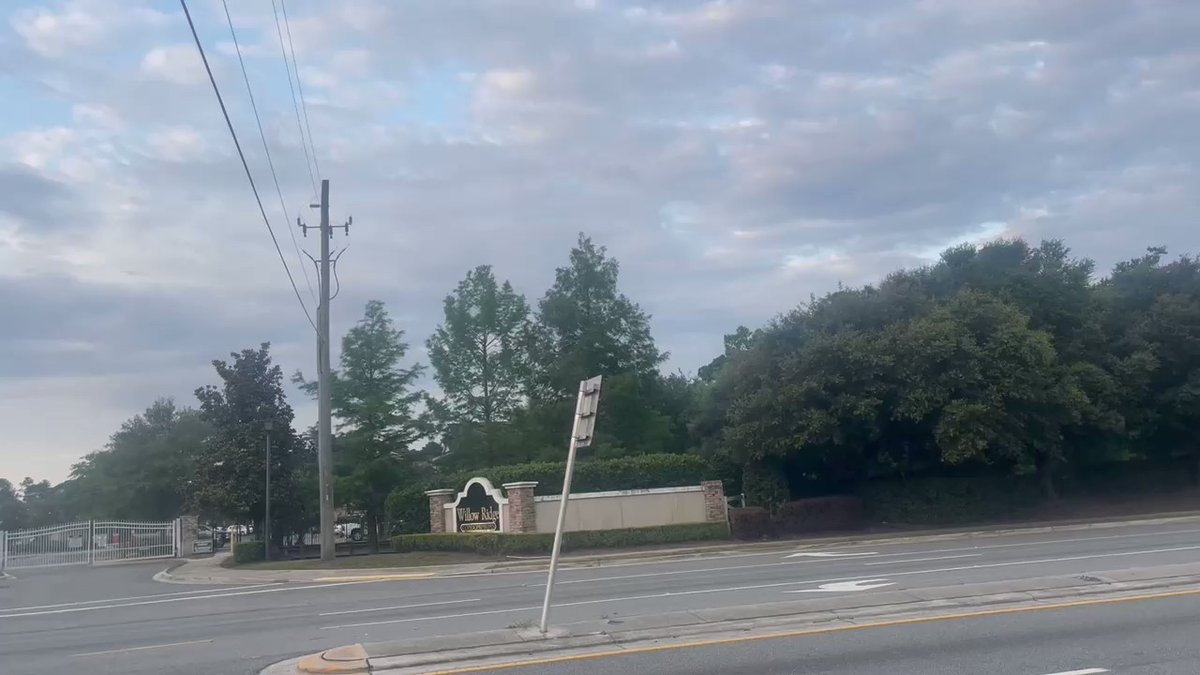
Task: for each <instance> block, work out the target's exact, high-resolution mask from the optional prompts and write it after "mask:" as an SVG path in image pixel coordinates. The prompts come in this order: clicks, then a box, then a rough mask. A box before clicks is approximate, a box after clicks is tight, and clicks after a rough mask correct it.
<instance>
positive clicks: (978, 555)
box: [863, 553, 983, 567]
mask: <svg viewBox="0 0 1200 675" xmlns="http://www.w3.org/2000/svg"><path fill="white" fill-rule="evenodd" d="M982 557H983V554H982V553H964V554H962V555H940V556H937V557H936V558H914V559H913V560H883V561H881V562H869V563H863V566H864V567H870V566H871V565H899V564H901V563H917V562H932V561H934V560H957V559H959V558H982Z"/></svg>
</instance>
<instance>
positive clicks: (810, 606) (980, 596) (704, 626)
mask: <svg viewBox="0 0 1200 675" xmlns="http://www.w3.org/2000/svg"><path fill="white" fill-rule="evenodd" d="M1192 595H1200V566H1198V565H1197V564H1195V563H1185V564H1179V565H1167V566H1162V567H1159V568H1146V569H1131V570H1122V571H1115V572H1108V573H1106V574H1105V576H1104V577H1094V576H1088V575H1057V576H1052V577H1040V578H1034V579H1024V580H1014V581H994V582H983V583H980V584H973V585H970V586H968V587H965V588H964V587H963V586H962V585H955V586H944V587H933V588H921V589H912V590H910V591H887V592H881V593H878V594H875V595H873V596H863V597H856V598H853V599H849V600H850V602H852V603H857V604H848V605H846V604H845V602H846V600H848V598H846V597H844V596H843V597H841V598H829V599H820V600H816V599H814V600H805V601H789V602H779V603H769V604H765V605H746V606H740V607H726V608H721V609H713V610H695V611H678V612H671V613H666V614H661V615H649V616H642V617H630V618H629V619H628V620H627V624H626V625H625V626H624V627H622V628H621V629H619V630H613V627H612V626H611V625H606V624H604V623H603V622H597V621H588V622H582V623H578V624H569V625H567V626H563V627H562V628H561V629H560V630H558V631H555V632H554V633H553V634H551V635H548V636H546V635H541V634H540V633H537V632H536V631H535V630H513V629H510V630H496V631H485V632H479V633H474V634H472V635H469V636H453V637H441V638H427V639H422V640H406V641H399V642H391V643H374V644H367V645H362V644H355V645H350V646H347V647H339V648H335V649H332V650H326V651H324V652H320V653H318V654H312V655H309V656H306V657H302V658H300V659H293V660H291V661H289V662H281V663H278V664H275V665H273V666H270V667H268V668H267V669H265V670H263V671H262V673H264V675H265V674H270V675H281V674H283V673H291V674H295V673H304V674H308V673H314V674H320V673H371V672H376V673H381V672H392V673H402V672H403V673H409V672H413V673H415V672H428V671H429V670H430V669H434V670H439V671H452V672H469V671H472V670H475V669H479V670H483V669H491V668H497V669H498V668H501V667H505V666H507V667H514V666H517V665H519V663H513V659H518V660H530V659H532V660H536V661H540V662H544V663H549V662H553V661H555V660H567V659H571V658H573V656H574V657H579V656H581V655H585V654H588V653H591V654H592V655H593V656H595V655H596V653H597V650H603V652H602V653H612V652H614V651H616V652H626V651H628V650H631V649H632V650H637V649H639V648H640V649H647V648H649V647H646V646H645V645H655V646H657V647H658V648H661V647H662V645H664V644H668V643H669V642H670V641H675V643H676V644H683V645H687V644H690V643H695V641H697V640H700V641H714V642H720V641H721V640H722V639H726V640H727V641H736V640H737V639H748V638H753V637H754V636H755V635H759V636H761V637H768V636H771V635H779V634H787V633H796V634H803V633H821V632H831V631H836V630H852V629H856V628H867V627H871V626H872V625H889V624H893V623H913V622H920V621H937V620H947V619H954V618H969V617H972V616H986V615H993V614H1003V613H1015V612H1021V611H1032V610H1046V609H1062V608H1067V607H1073V606H1074V607H1078V606H1087V605H1102V604H1110V603H1116V602H1128V601H1135V600H1138V599H1153V598H1165V597H1178V596H1192ZM839 604H842V605H845V606H839ZM720 636H727V637H726V638H721V637H720ZM639 645H642V646H641V647H639ZM456 668H461V670H454V669H456Z"/></svg>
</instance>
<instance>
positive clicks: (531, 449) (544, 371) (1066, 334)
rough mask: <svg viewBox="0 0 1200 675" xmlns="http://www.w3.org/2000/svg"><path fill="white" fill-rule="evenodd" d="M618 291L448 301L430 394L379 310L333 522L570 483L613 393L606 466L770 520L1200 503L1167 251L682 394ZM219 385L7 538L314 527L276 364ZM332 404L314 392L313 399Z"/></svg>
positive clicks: (486, 287)
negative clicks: (575, 409) (1155, 494)
mask: <svg viewBox="0 0 1200 675" xmlns="http://www.w3.org/2000/svg"><path fill="white" fill-rule="evenodd" d="M619 273H620V267H619V265H618V263H617V261H616V260H614V259H612V258H611V257H610V256H608V254H607V252H606V251H605V249H604V248H603V247H600V246H597V245H595V244H594V243H593V242H592V241H591V240H590V239H589V238H587V237H584V236H582V235H581V237H580V239H579V242H578V244H577V245H576V247H575V248H574V249H573V250H572V251H571V253H570V256H569V259H568V262H567V264H566V265H564V266H563V267H561V268H559V269H558V270H557V272H556V275H555V279H554V283H553V284H552V286H551V287H550V288H549V289H548V290H547V291H546V292H545V294H544V295H543V296H542V297H541V298H540V299H539V300H538V301H537V302H536V303H530V302H528V301H527V300H526V299H525V297H524V296H522V295H521V294H520V293H518V292H517V291H516V290H515V289H514V288H513V287H512V285H511V284H509V283H508V282H507V281H500V280H498V279H497V278H496V276H495V274H494V272H493V270H492V269H491V268H490V267H488V266H480V267H477V268H474V269H472V270H470V271H469V272H468V273H467V274H466V276H465V277H464V279H463V280H462V281H461V282H460V283H459V284H458V285H457V286H456V287H455V288H454V289H452V291H451V292H450V294H449V295H447V297H446V298H445V300H444V303H443V310H444V319H443V321H442V322H441V324H440V325H439V326H438V327H437V329H436V330H435V331H434V333H433V334H432V335H431V336H430V337H429V338H428V339H427V340H426V342H425V345H426V347H427V349H428V354H429V361H430V363H429V364H428V371H429V374H430V375H432V380H433V381H434V382H435V383H436V385H437V391H436V392H433V391H422V390H421V389H419V388H418V385H419V382H420V377H421V374H422V373H423V372H424V371H425V370H426V368H427V367H426V365H425V364H418V363H414V362H412V361H411V359H409V356H408V354H409V348H410V345H409V343H408V342H407V340H406V337H405V334H404V331H402V330H400V329H398V328H397V327H396V326H395V325H394V323H393V321H392V319H391V318H390V317H389V315H388V313H387V311H386V308H385V307H384V305H383V303H381V302H378V301H372V302H370V303H368V304H367V306H366V310H365V312H364V315H363V317H362V319H361V320H360V321H359V322H358V323H357V324H355V326H354V327H352V328H351V329H350V330H349V331H348V333H347V334H346V335H345V337H344V338H343V341H342V351H341V360H340V363H339V368H338V369H337V372H336V374H335V377H334V385H333V392H332V393H333V404H334V412H335V415H336V418H337V437H336V439H335V444H334V448H335V474H336V481H337V482H336V489H335V494H336V496H337V501H338V504H339V505H341V506H345V507H347V508H349V509H351V510H352V511H354V512H355V513H358V514H360V517H362V518H364V521H365V522H366V523H367V524H368V526H369V527H368V531H369V532H370V536H371V540H372V542H373V543H375V542H376V541H377V535H378V533H380V532H381V530H382V529H383V523H384V521H385V520H386V519H387V513H386V509H385V504H386V503H387V497H388V495H389V493H392V492H394V491H397V490H405V489H408V490H417V489H420V488H423V487H425V486H428V485H429V484H431V482H434V481H435V480H436V479H435V476H437V475H443V476H444V475H455V474H458V473H461V472H463V471H470V470H472V469H477V468H482V467H489V466H497V465H504V464H514V463H520V462H530V461H540V460H555V459H559V458H560V457H561V455H562V453H563V448H564V446H565V441H566V436H567V435H568V433H569V427H570V417H571V410H572V406H573V404H574V395H575V388H576V387H577V384H578V382H579V380H581V379H585V378H586V377H589V376H591V375H594V374H603V375H604V377H605V386H604V392H603V395H602V398H603V403H602V406H601V416H602V422H601V423H600V424H599V426H598V428H597V438H596V443H595V446H594V448H593V449H592V450H589V455H590V456H592V457H622V456H630V455H639V454H647V453H663V452H666V453H695V454H699V455H702V456H703V457H705V458H706V459H708V460H710V461H712V462H713V463H714V465H715V466H718V467H721V469H720V471H721V473H722V474H723V477H725V478H727V479H728V480H730V481H731V482H732V483H734V485H732V486H731V487H735V488H737V487H740V488H742V489H743V490H744V491H745V492H746V493H747V494H748V496H749V499H750V501H751V502H752V503H757V504H763V505H773V504H777V503H779V502H782V501H785V500H787V499H788V498H789V497H795V496H805V495H813V494H830V493H837V492H844V491H848V490H853V489H855V488H856V486H859V485H861V484H863V483H864V482H867V481H874V480H881V479H884V480H886V479H905V480H906V479H909V478H914V477H920V476H941V475H961V474H987V475H990V476H994V477H995V476H1011V475H1022V474H1030V475H1036V476H1037V477H1038V479H1039V480H1040V485H1041V486H1042V490H1043V491H1044V492H1045V493H1046V494H1047V495H1050V496H1052V495H1054V494H1055V492H1056V490H1057V486H1058V485H1059V484H1060V482H1061V481H1062V480H1064V479H1065V478H1067V477H1069V476H1070V475H1071V474H1072V473H1073V472H1075V471H1077V470H1079V469H1080V468H1081V467H1087V466H1091V465H1096V464H1111V463H1119V462H1128V461H1134V460H1147V461H1162V462H1166V461H1186V462H1188V463H1189V465H1190V466H1191V467H1192V470H1193V471H1194V472H1195V473H1196V479H1197V480H1200V262H1198V261H1197V260H1196V259H1195V258H1192V257H1189V256H1182V257H1178V258H1175V259H1168V257H1167V252H1166V251H1165V250H1163V249H1158V248H1155V249H1150V250H1148V251H1147V253H1146V254H1145V255H1143V256H1140V257H1137V258H1134V259H1131V260H1128V261H1126V262H1122V263H1120V264H1118V265H1117V266H1116V267H1115V268H1114V269H1113V270H1112V272H1111V273H1110V274H1109V275H1107V276H1106V277H1103V278H1098V276H1097V275H1096V273H1095V270H1094V269H1093V264H1092V263H1091V262H1090V261H1088V260H1081V259H1077V258H1073V257H1071V255H1070V253H1069V251H1068V249H1067V248H1066V247H1065V246H1064V245H1063V244H1062V243H1061V242H1058V241H1047V242H1043V243H1042V244H1041V245H1040V246H1036V247H1035V246H1031V245H1029V244H1027V243H1026V242H1024V241H1022V240H1019V239H1018V240H1004V241H996V242H992V243H989V244H986V245H983V246H973V245H963V246H959V247H956V248H952V249H950V250H948V251H946V252H945V253H943V254H942V256H941V258H940V260H939V261H938V262H937V263H936V264H932V265H929V266H926V267H922V268H919V269H912V270H903V271H898V272H895V273H893V274H891V275H889V276H888V277H887V278H885V279H884V280H883V281H881V282H880V283H878V284H876V285H869V286H864V287H861V288H839V289H838V290H837V291H835V292H832V293H829V294H827V295H825V296H823V297H819V298H817V297H810V298H809V301H808V302H805V303H803V304H801V305H800V306H799V307H796V308H795V309H793V310H791V311H789V312H787V313H785V314H783V315H781V316H779V317H777V318H776V319H774V320H773V321H771V322H769V323H768V324H767V325H765V326H762V327H760V328H757V329H750V328H748V327H745V326H739V327H737V328H736V329H735V330H734V331H733V332H731V333H729V334H728V335H726V336H725V339H724V349H723V352H722V353H721V354H719V355H717V356H716V357H715V358H714V359H713V360H712V361H711V362H710V363H708V364H707V365H704V366H703V367H701V368H699V369H698V370H697V372H696V375H695V376H690V375H683V374H663V373H662V372H661V371H660V368H661V366H662V364H663V363H664V361H665V360H666V358H667V354H666V353H665V352H663V351H661V350H660V349H659V348H658V347H657V345H656V343H655V341H654V339H653V337H652V335H651V332H650V328H649V324H650V321H649V317H648V316H647V315H646V313H645V312H644V311H642V310H641V308H640V307H639V306H638V305H637V304H636V303H635V302H633V301H632V300H630V299H629V298H628V297H626V296H625V295H624V294H623V293H621V291H620V288H619ZM231 356H232V360H231V361H228V362H226V361H214V362H213V365H214V368H215V370H216V373H217V375H218V378H219V380H220V384H219V385H217V386H212V385H210V386H206V387H202V388H200V389H198V390H197V391H196V396H197V399H198V401H199V408H198V409H189V408H179V407H177V406H176V405H175V404H174V403H173V402H171V401H159V402H157V403H155V404H154V405H152V406H151V407H150V408H148V409H147V410H146V412H145V413H143V414H141V415H138V416H137V417H135V418H133V419H131V420H129V421H128V422H126V423H125V424H124V425H123V426H122V428H121V429H120V430H118V431H117V432H116V433H115V434H114V435H113V436H112V438H111V439H110V441H109V444H108V446H107V447H106V448H105V449H104V450H102V451H99V452H96V453H93V454H91V455H88V456H87V457H86V458H84V459H83V460H82V461H81V462H80V463H78V464H77V465H76V466H75V467H74V469H73V472H72V475H71V478H70V479H69V480H67V481H66V482H64V483H62V484H60V485H58V486H51V485H50V484H49V483H46V482H44V481H43V482H42V483H35V482H34V481H32V480H29V479H27V480H26V481H24V482H23V483H22V484H21V486H19V487H14V486H12V485H11V484H9V483H8V482H6V481H0V528H2V527H8V528H10V529H11V528H12V527H19V526H23V525H32V524H40V523H45V522H52V521H54V520H56V519H58V520H61V519H69V518H76V517H119V518H131V519H140V518H145V519H152V518H154V519H156V518H166V517H170V516H171V515H173V514H175V513H178V512H180V511H181V510H187V509H192V510H196V511H198V512H199V513H201V514H202V515H204V516H205V517H207V518H212V519H217V520H229V521H235V522H258V521H260V520H261V518H262V516H263V500H262V490H261V487H262V480H263V478H262V477H263V473H264V470H265V455H264V453H263V452H262V448H263V445H264V438H265V434H266V433H267V432H266V431H265V427H266V424H267V423H268V422H269V423H270V426H271V427H272V431H271V432H270V434H271V438H272V444H273V447H274V452H273V454H272V484H273V498H272V513H273V519H274V520H277V522H276V523H275V531H277V532H279V533H283V532H290V531H298V530H301V529H304V528H305V527H308V526H311V524H312V523H313V522H314V521H315V513H316V479H315V473H316V467H315V449H314V445H315V443H314V440H313V436H314V433H313V431H312V430H307V431H305V432H303V433H298V432H296V431H294V430H293V426H292V424H293V413H292V409H291V407H290V405H289V404H288V403H287V400H286V397H285V395H284V390H283V375H282V372H281V369H280V367H279V366H277V365H274V364H273V363H272V361H271V357H270V353H269V345H266V344H264V345H262V346H260V347H259V348H258V349H248V350H244V351H242V352H239V353H235V354H232V355H231ZM293 379H294V381H296V382H297V383H299V384H300V385H301V386H302V388H303V389H305V390H306V391H308V392H309V393H314V385H313V384H312V383H308V382H306V381H305V380H304V378H303V376H302V375H301V374H300V373H297V374H296V375H295V377H294V378H293Z"/></svg>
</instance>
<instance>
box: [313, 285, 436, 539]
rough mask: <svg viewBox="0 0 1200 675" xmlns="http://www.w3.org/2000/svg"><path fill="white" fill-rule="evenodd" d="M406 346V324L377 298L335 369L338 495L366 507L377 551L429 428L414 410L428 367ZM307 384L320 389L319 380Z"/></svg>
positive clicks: (347, 338)
mask: <svg viewBox="0 0 1200 675" xmlns="http://www.w3.org/2000/svg"><path fill="white" fill-rule="evenodd" d="M407 351H408V344H407V343H405V342H404V331H401V330H397V329H396V328H395V326H394V325H393V323H392V320H391V318H389V317H388V314H387V311H386V310H385V309H384V305H383V303H382V302H380V301H378V300H372V301H370V302H368V303H367V306H366V311H365V313H364V314H363V318H362V319H360V320H359V321H358V323H357V324H355V325H354V327H353V328H351V329H350V330H349V331H348V332H347V333H346V336H345V337H344V338H343V339H342V354H341V368H340V370H338V371H337V372H336V373H333V374H331V377H332V390H331V398H332V403H333V414H334V415H335V416H336V417H337V418H338V432H339V434H340V435H339V437H338V439H337V444H336V446H335V447H336V448H337V452H336V453H335V460H334V461H335V470H336V473H337V478H338V481H337V486H336V488H335V494H336V495H337V496H338V498H339V500H341V501H342V502H343V503H344V504H347V505H349V506H351V507H353V508H355V509H357V510H359V511H361V512H362V513H363V517H364V519H365V521H366V522H365V525H366V530H367V536H368V539H369V541H370V545H371V548H372V550H374V551H378V550H379V529H380V525H381V523H382V520H383V516H384V513H385V503H386V501H387V496H388V494H389V493H390V492H391V491H392V490H393V489H395V488H396V487H397V486H398V485H400V484H401V483H402V482H403V481H404V480H405V478H406V476H405V473H406V470H408V471H409V472H411V469H412V467H413V465H414V461H413V455H414V453H413V452H412V450H413V449H412V447H411V446H412V444H413V443H415V442H416V441H417V440H418V439H419V438H420V437H421V436H422V435H423V434H424V433H425V432H426V430H427V429H426V425H425V423H424V421H423V420H422V419H420V418H419V417H418V416H417V414H416V412H415V406H416V404H417V403H418V402H419V401H420V400H421V398H422V394H421V392H419V391H415V390H414V389H413V383H414V382H415V381H416V379H417V377H418V376H419V375H420V373H421V370H422V368H421V366H420V365H413V366H411V367H407V368H405V367H403V366H401V362H402V361H403V360H404V357H405V354H406V353H407ZM297 379H299V380H300V381H301V382H303V378H302V377H300V376H299V375H298V376H297ZM303 386H304V388H305V389H306V391H308V392H309V393H315V392H316V385H315V383H303ZM411 478H412V477H411V476H409V479H410V480H411Z"/></svg>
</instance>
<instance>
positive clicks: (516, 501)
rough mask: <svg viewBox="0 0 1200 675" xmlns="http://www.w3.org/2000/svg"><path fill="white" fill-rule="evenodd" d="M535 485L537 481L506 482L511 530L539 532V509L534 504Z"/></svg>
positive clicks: (505, 490) (509, 526) (505, 491)
mask: <svg viewBox="0 0 1200 675" xmlns="http://www.w3.org/2000/svg"><path fill="white" fill-rule="evenodd" d="M535 487H537V481H525V482H521V483H505V484H504V495H505V496H506V497H508V523H507V524H508V531H509V532H537V510H536V508H535V507H534V504H533V488H535Z"/></svg>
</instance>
